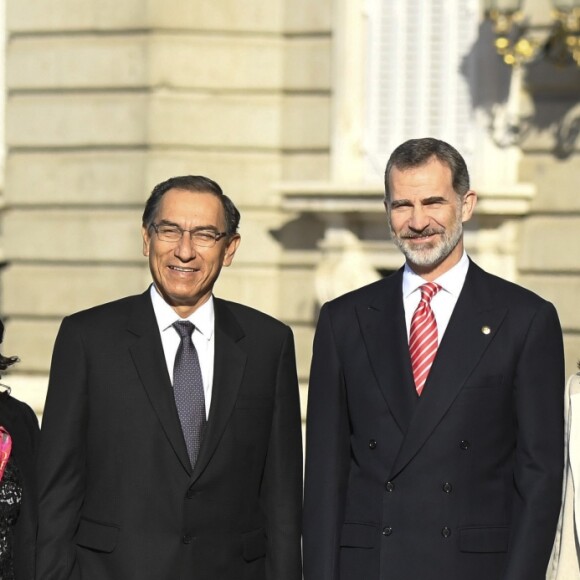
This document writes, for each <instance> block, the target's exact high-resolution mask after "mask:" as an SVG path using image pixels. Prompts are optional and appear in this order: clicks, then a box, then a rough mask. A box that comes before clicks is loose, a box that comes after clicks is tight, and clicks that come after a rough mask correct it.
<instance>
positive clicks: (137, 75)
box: [6, 32, 328, 91]
mask: <svg viewBox="0 0 580 580" xmlns="http://www.w3.org/2000/svg"><path fill="white" fill-rule="evenodd" d="M310 44H312V43H310ZM319 44H320V43H315V45H314V46H311V47H310V50H309V52H310V53H311V54H312V55H314V57H315V58H312V59H311V62H309V64H308V66H305V67H303V68H304V69H306V70H308V71H312V72H311V77H312V80H314V79H315V78H316V74H315V72H316V73H319V74H321V73H322V72H323V71H321V70H320V69H321V68H322V67H323V66H324V61H323V55H320V53H321V52H322V50H321V49H320V48H319V49H318V50H316V49H317V48H318V46H317V45H319ZM282 47H283V45H282V41H281V40H280V39H279V38H276V37H273V36H267V37H245V36H241V37H234V38H232V37H231V36H221V35H217V36H216V35H208V34H199V33H196V34H193V33H184V32H181V33H177V32H156V33H153V34H134V35H127V34H123V33H118V34H116V35H107V36H99V35H97V36H95V35H79V36H72V37H71V36H56V37H49V38H46V37H35V36H33V37H22V38H19V37H17V38H15V39H14V40H12V42H11V43H10V45H9V59H8V69H7V73H6V74H7V86H8V87H9V88H10V89H12V90H15V89H16V90H22V89H26V90H32V89H59V90H62V89H81V88H82V89H98V88H107V89H110V88H116V89H123V88H142V87H175V88H190V89H191V88H196V87H197V88H202V89H208V90H209V89H214V90H217V89H222V90H227V91H235V90H243V89H246V90H277V89H279V88H280V86H281V81H282V75H283V72H284V68H283V66H282V57H283V52H282ZM321 76H324V75H323V74H321ZM326 76H328V75H326Z"/></svg>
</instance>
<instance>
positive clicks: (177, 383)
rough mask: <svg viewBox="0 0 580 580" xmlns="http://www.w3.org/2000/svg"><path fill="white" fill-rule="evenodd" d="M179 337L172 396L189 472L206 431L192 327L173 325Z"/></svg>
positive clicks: (200, 380) (190, 324)
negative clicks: (187, 457)
mask: <svg viewBox="0 0 580 580" xmlns="http://www.w3.org/2000/svg"><path fill="white" fill-rule="evenodd" d="M173 327H174V328H175V330H177V332H178V334H179V336H180V337H181V343H180V344H179V347H178V349H177V353H176V355H175V365H174V366H173V395H174V396H175V405H176V406H177V414H178V415H179V421H180V422H181V429H182V431H183V437H184V438H185V444H186V446H187V452H188V454H189V460H190V462H191V467H192V469H193V468H194V467H195V462H196V461H197V455H198V453H199V447H200V445H201V439H202V437H203V431H204V429H205V424H206V418H205V395H204V392H203V380H202V378H201V368H200V366H199V359H198V357H197V351H196V350H195V346H194V345H193V342H192V340H191V334H192V333H193V331H194V329H195V326H194V325H193V324H192V323H191V322H189V321H187V320H182V321H177V322H174V323H173Z"/></svg>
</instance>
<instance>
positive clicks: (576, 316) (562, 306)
mask: <svg viewBox="0 0 580 580" xmlns="http://www.w3.org/2000/svg"><path fill="white" fill-rule="evenodd" d="M518 282H519V283H520V284H522V285H523V286H525V287H526V288H529V289H530V290H533V291H534V292H536V293H538V294H539V295H540V296H542V297H543V298H545V299H546V300H549V301H550V302H552V303H553V304H554V306H556V309H557V310H558V315H559V317H560V323H561V324H562V328H563V329H564V332H566V331H580V308H579V307H578V297H579V296H580V260H579V261H578V272H577V273H576V274H563V275H555V274H552V275H550V274H547V275H544V276H541V275H532V276H526V275H524V276H521V277H520V279H519V280H518Z"/></svg>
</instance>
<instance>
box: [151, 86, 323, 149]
mask: <svg viewBox="0 0 580 580" xmlns="http://www.w3.org/2000/svg"><path fill="white" fill-rule="evenodd" d="M312 108H313V107H311V108H310V109H309V111H308V112H309V113H310V114H312ZM280 123H281V119H280V97H279V96H276V95H268V94H240V95H223V94H213V93H206V94H197V93H171V94H163V95H159V96H156V97H155V98H153V99H151V107H150V113H149V123H148V125H149V127H148V129H149V131H148V139H149V141H150V143H152V144H157V145H165V146H179V145H190V146H197V147H199V146H201V147H213V148H219V149H231V148H236V149H238V148H241V149H244V148H251V149H252V150H262V149H272V148H275V147H279V146H280Z"/></svg>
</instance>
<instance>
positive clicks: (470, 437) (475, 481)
mask: <svg viewBox="0 0 580 580" xmlns="http://www.w3.org/2000/svg"><path fill="white" fill-rule="evenodd" d="M385 188H386V194H385V207H386V210H387V216H388V219H389V226H390V229H391V235H392V237H393V240H394V242H395V244H396V245H397V246H398V247H399V248H400V250H401V251H402V253H403V254H404V256H405V258H406V263H405V266H404V267H403V268H401V270H399V271H398V272H396V273H395V274H393V275H392V276H389V277H388V278H385V279H383V280H381V281H379V282H376V283H374V284H371V285H369V286H366V287H364V288H361V289H359V290H356V291H354V292H351V293H349V294H346V295H345V296H342V297H340V298H338V299H336V300H333V301H331V302H329V303H327V304H325V305H324V306H323V307H322V310H321V312H320V319H319V322H318V327H317V330H316V336H315V340H314V358H313V362H312V370H311V375H310V391H309V396H308V417H307V458H306V484H305V507H304V578H305V580H338V579H340V580H355V579H356V580H359V579H361V578H364V580H387V579H388V580H415V579H417V580H439V579H441V580H443V579H445V580H466V579H467V578H469V580H495V579H502V580H541V579H544V578H545V573H546V566H547V563H548V559H549V556H550V549H551V546H552V541H553V538H554V533H555V529H556V522H557V519H558V512H559V507H560V497H561V490H562V468H563V444H562V442H563V420H562V417H563V385H564V365H563V348H562V334H561V329H560V324H559V321H558V316H557V314H556V311H555V309H554V307H553V306H552V304H550V303H549V302H546V301H545V300H543V299H542V298H540V297H539V296H537V295H535V294H533V293H532V292H530V291H528V290H525V289H524V288H522V287H520V286H516V285H515V284H512V283H510V282H507V281H505V280H502V279H500V278H497V277H496V276H493V275H491V274H488V273H486V272H484V271H483V270H482V269H481V268H479V267H478V266H477V265H476V264H474V263H473V262H472V261H471V260H470V259H469V258H468V256H467V255H466V253H465V249H464V244H463V223H464V222H466V221H468V220H469V219H470V218H471V216H472V215H473V212H474V208H475V205H476V200H477V196H476V194H475V192H474V191H472V190H471V189H470V185H469V174H468V171H467V168H466V166H465V162H464V160H463V158H462V157H461V155H460V154H459V153H458V152H457V151H456V150H455V149H454V148H453V147H451V146H450V145H448V144H447V143H444V142H442V141H439V140H436V139H430V138H426V139H413V140H410V141H407V142H406V143H403V144H402V145H401V146H399V147H398V148H397V149H396V150H395V151H394V152H393V154H392V155H391V158H390V159H389V162H388V164H387V168H386V173H385Z"/></svg>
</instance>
